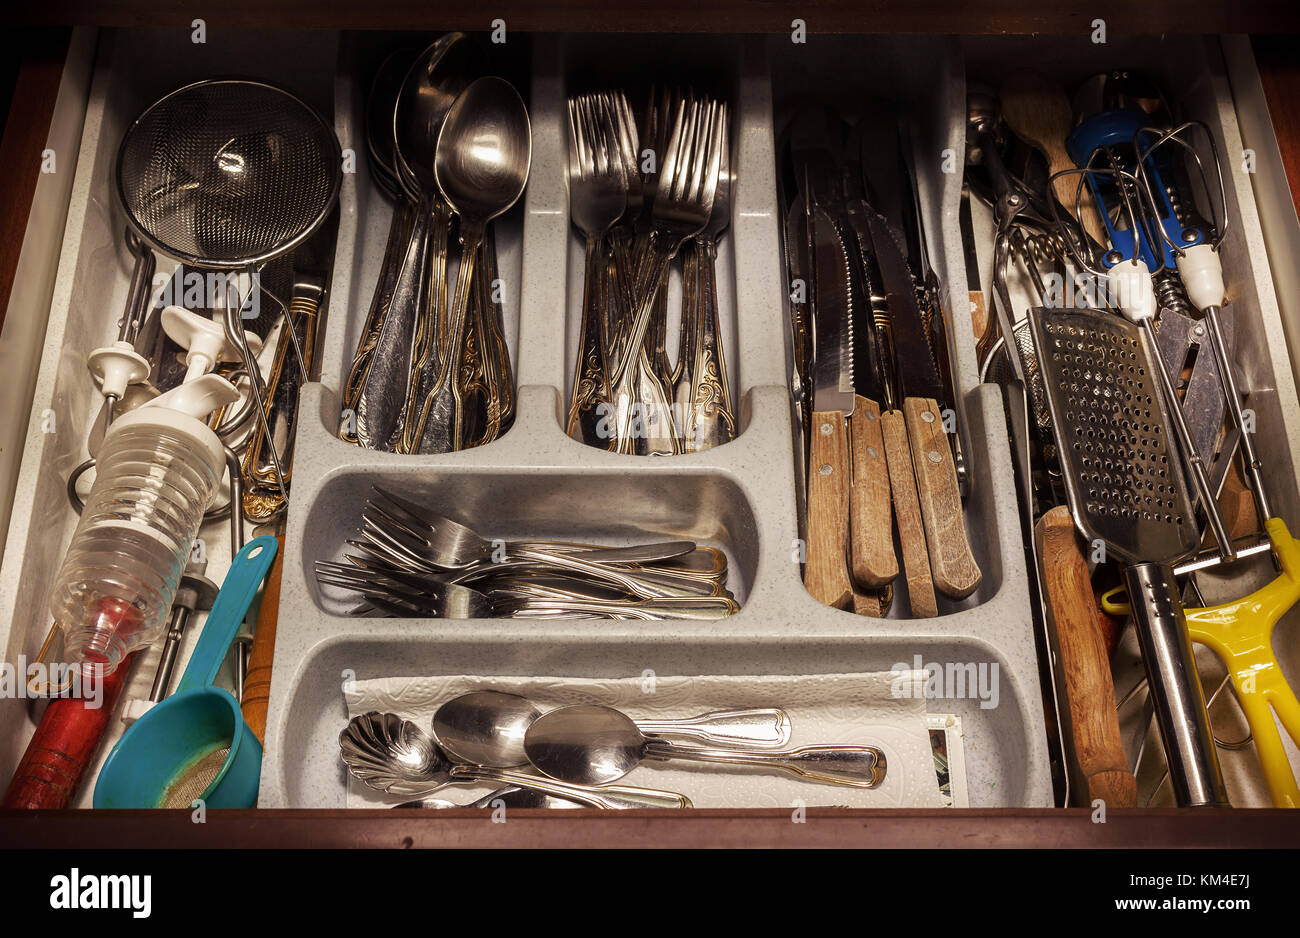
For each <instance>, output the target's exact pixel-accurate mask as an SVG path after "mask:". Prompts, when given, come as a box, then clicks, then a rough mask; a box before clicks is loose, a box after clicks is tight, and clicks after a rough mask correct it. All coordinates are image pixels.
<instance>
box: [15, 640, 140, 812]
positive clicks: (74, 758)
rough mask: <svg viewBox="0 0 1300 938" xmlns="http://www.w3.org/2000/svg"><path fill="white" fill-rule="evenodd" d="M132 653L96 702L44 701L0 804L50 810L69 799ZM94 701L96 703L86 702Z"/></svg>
mask: <svg viewBox="0 0 1300 938" xmlns="http://www.w3.org/2000/svg"><path fill="white" fill-rule="evenodd" d="M137 657H138V654H131V655H128V656H127V657H126V658H124V659H122V661H121V662H120V663H119V664H118V666H117V668H116V669H115V670H114V671H113V673H112V674H109V675H108V676H106V677H104V678H103V683H102V684H101V685H100V696H99V699H98V700H97V701H96V700H87V699H83V698H73V697H60V698H56V699H55V700H52V701H50V703H49V705H48V706H47V707H46V708H45V713H44V714H42V715H41V722H40V724H39V725H37V727H36V733H35V735H33V736H32V738H31V741H30V742H28V744H27V750H26V751H25V752H24V753H23V758H22V761H20V762H19V763H18V768H17V769H16V770H15V771H14V774H13V778H11V779H10V780H9V787H8V788H7V789H6V790H5V795H4V799H3V800H0V809H5V808H14V809H20V810H28V811H36V810H55V809H59V808H66V807H68V805H70V804H71V803H72V801H73V799H74V798H76V796H77V790H78V789H79V788H80V787H81V779H82V776H84V775H85V773H86V769H87V768H88V767H89V766H90V763H91V761H92V760H93V759H94V757H95V752H96V750H98V749H99V743H100V740H101V739H103V737H104V730H105V729H106V728H107V727H108V721H109V719H111V718H112V716H113V711H114V710H115V709H116V707H117V701H118V698H120V697H121V696H122V691H123V690H124V689H125V688H126V685H127V684H128V683H130V679H131V668H132V666H133V665H134V664H135V661H136V658H137ZM95 703H97V704H98V706H92V704H95Z"/></svg>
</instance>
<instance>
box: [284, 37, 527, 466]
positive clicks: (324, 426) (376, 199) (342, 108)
mask: <svg viewBox="0 0 1300 938" xmlns="http://www.w3.org/2000/svg"><path fill="white" fill-rule="evenodd" d="M435 38H436V35H434V34H428V33H392V32H375V33H369V32H367V33H343V34H341V36H340V39H339V42H338V59H337V62H336V63H334V64H332V65H331V66H330V71H329V74H331V75H333V76H336V77H335V79H334V81H335V99H336V100H337V102H338V106H337V108H336V109H335V112H334V130H335V132H336V133H337V134H338V137H339V141H340V143H341V144H342V146H343V147H344V149H345V150H350V151H351V152H352V154H353V157H354V159H355V172H352V173H348V174H347V175H345V176H344V184H343V190H342V192H341V193H340V196H339V204H340V206H341V208H342V213H343V217H344V218H346V219H347V220H348V224H347V228H348V231H347V233H346V237H345V234H344V232H343V231H342V230H340V232H339V242H338V247H337V249H336V259H335V277H334V290H335V294H336V296H337V297H338V298H339V305H338V308H339V309H340V310H346V311H347V313H346V315H342V314H341V315H340V317H339V319H340V327H339V328H337V329H336V330H334V331H333V332H332V333H331V334H330V335H329V336H327V337H326V338H325V340H324V343H323V345H322V353H321V369H320V376H319V380H320V382H321V383H322V384H323V385H324V386H325V387H326V388H327V389H329V391H330V392H331V393H333V394H334V395H335V400H336V406H334V407H332V408H329V409H327V410H326V411H325V412H324V413H322V418H321V419H322V422H321V423H320V424H319V425H315V424H313V426H312V427H311V428H310V429H309V428H307V427H303V428H302V430H301V431H300V432H310V433H325V434H327V435H330V436H334V435H336V434H337V432H338V429H339V423H340V420H341V419H343V418H342V416H341V404H338V401H339V400H340V399H341V398H340V395H341V389H342V387H343V383H344V381H345V380H346V379H347V376H348V373H349V372H350V370H351V366H352V359H353V356H354V355H355V354H356V349H357V343H358V341H359V340H360V338H361V333H362V330H363V328H364V327H365V321H366V313H367V311H368V310H369V309H370V304H371V299H372V297H373V296H374V291H375V285H376V283H377V281H378V279H379V272H380V269H381V268H382V265H383V259H384V250H385V247H386V245H387V243H388V232H389V226H390V224H391V221H392V217H393V214H394V210H395V207H396V206H395V203H394V202H393V200H391V199H390V198H389V197H388V196H387V195H386V194H385V193H384V192H383V191H382V190H380V188H379V187H378V186H377V185H376V184H375V182H374V179H373V176H372V174H371V167H370V155H369V151H368V149H367V147H366V123H365V109H366V102H367V99H368V97H369V94H370V83H371V81H372V79H373V76H374V74H375V72H376V71H377V70H378V68H379V65H380V63H382V62H383V60H384V58H385V57H386V56H387V55H388V53H390V52H392V51H393V50H396V49H400V48H409V49H411V50H414V51H419V50H422V49H424V48H425V47H426V46H428V45H429V44H430V43H431V42H432V41H433V40H434V39H435ZM468 41H470V42H474V43H476V44H478V45H479V46H480V47H481V48H485V50H486V51H487V52H488V54H487V57H486V58H487V64H486V65H485V68H486V69H487V71H485V74H496V75H501V76H503V77H505V78H508V79H509V80H510V81H511V82H513V83H514V85H515V87H516V88H517V89H518V90H519V93H520V95H521V96H522V97H523V99H524V100H525V102H527V101H528V99H529V96H530V95H529V80H528V79H529V64H530V62H531V42H530V41H529V38H528V37H527V36H519V37H517V38H512V39H511V41H510V43H509V44H508V45H507V46H505V47H495V46H493V47H488V44H487V43H486V42H485V41H484V40H483V38H482V37H481V36H470V37H469V40H468ZM534 146H535V145H534ZM535 152H536V151H535V150H534V153H535ZM534 162H536V156H534ZM532 185H533V182H532V178H531V176H530V179H529V189H531V188H532ZM526 197H527V190H526V192H525V198H526ZM524 204H525V200H524V199H522V198H521V199H520V200H519V202H517V203H516V204H515V205H514V206H513V207H512V208H511V209H510V210H509V211H507V212H506V213H504V214H503V215H501V216H500V217H498V218H497V219H496V220H495V221H493V223H492V227H491V230H492V231H493V232H494V234H495V238H496V250H497V272H498V277H499V279H500V280H501V282H502V291H501V296H502V306H501V311H502V322H503V326H504V329H505V337H506V344H507V346H508V348H509V350H510V361H511V364H512V367H513V369H514V374H515V378H516V384H518V379H519V368H520V361H519V353H520V350H521V348H529V349H530V354H531V347H530V346H527V345H526V344H523V345H521V343H520V342H519V323H520V313H519V311H520V284H521V282H522V265H523V243H522V238H523V217H524V212H525V209H524ZM452 239H453V241H454V239H455V229H454V228H453V232H452ZM453 247H454V245H453ZM398 250H399V251H400V250H401V246H399V248H398ZM456 269H457V253H456V251H454V250H453V251H452V253H451V255H450V256H449V258H448V264H447V279H448V287H447V292H448V296H447V302H448V304H450V303H451V302H453V296H452V294H453V293H454V292H455V289H456V281H455V277H456ZM508 432H509V429H508V428H507V429H506V431H505V433H508ZM505 433H503V434H502V435H503V436H504V435H505ZM391 455H392V457H393V458H394V459H398V458H400V459H411V458H419V457H412V456H407V455H402V454H391Z"/></svg>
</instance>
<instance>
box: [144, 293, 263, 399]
mask: <svg viewBox="0 0 1300 938" xmlns="http://www.w3.org/2000/svg"><path fill="white" fill-rule="evenodd" d="M162 327H163V330H164V331H165V332H166V333H167V335H168V336H169V337H170V338H171V340H172V341H173V342H175V343H176V344H177V345H179V346H181V347H182V348H184V349H186V353H185V364H186V365H188V366H189V370H188V371H187V372H186V374H185V380H186V381H192V380H193V379H195V378H197V377H198V376H199V375H205V374H207V373H208V372H209V371H211V370H212V369H213V368H214V367H215V366H216V364H217V362H233V361H238V360H239V359H240V357H241V356H240V353H239V348H238V347H237V346H235V345H233V344H232V343H230V342H228V341H227V340H226V330H225V327H224V326H223V325H222V324H221V323H219V322H214V321H213V320H211V319H208V318H206V317H204V316H200V315H199V314H198V313H193V312H190V311H189V310H188V309H185V308H184V307H181V306H168V307H166V308H164V309H163V311H162ZM244 338H245V339H246V340H247V342H248V348H249V351H251V352H252V353H253V357H254V358H256V357H257V356H258V355H259V354H261V351H262V340H261V339H259V338H258V337H257V336H256V335H254V334H253V333H251V332H245V333H244Z"/></svg>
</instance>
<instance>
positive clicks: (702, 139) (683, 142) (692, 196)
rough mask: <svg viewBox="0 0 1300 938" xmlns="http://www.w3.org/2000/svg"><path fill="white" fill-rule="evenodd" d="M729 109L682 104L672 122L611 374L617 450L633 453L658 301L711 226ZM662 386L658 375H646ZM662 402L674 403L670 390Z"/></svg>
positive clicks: (706, 103)
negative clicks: (685, 251) (671, 274)
mask: <svg viewBox="0 0 1300 938" xmlns="http://www.w3.org/2000/svg"><path fill="white" fill-rule="evenodd" d="M725 119H726V110H725V106H723V105H721V104H719V103H718V102H714V101H694V102H690V103H688V102H686V101H681V102H679V103H678V106H677V109H676V114H675V115H674V118H673V125H672V126H673V129H672V132H671V134H670V135H669V140H668V146H667V147H666V148H665V152H664V155H663V161H662V163H661V165H660V167H659V179H658V184H657V186H656V189H655V197H654V203H653V206H652V208H651V222H652V227H651V231H650V237H649V240H648V241H647V244H646V256H645V259H644V260H643V262H642V264H641V269H640V271H639V272H638V277H637V290H636V292H637V306H636V310H635V315H634V317H633V319H632V326H631V329H630V330H629V332H628V337H627V345H626V348H624V349H623V351H622V355H621V357H620V359H619V361H618V363H617V364H616V365H615V366H614V370H613V371H612V372H611V374H610V389H611V392H612V396H613V400H614V409H615V420H616V434H617V445H618V451H619V452H621V453H630V452H633V450H634V446H635V440H634V439H633V437H632V433H631V429H632V423H633V419H634V412H633V411H634V408H633V404H634V403H635V402H636V400H637V393H636V388H637V383H638V382H637V377H638V375H637V371H638V367H639V362H638V359H639V355H640V353H641V352H642V351H643V350H644V347H645V338H646V330H647V328H648V327H649V325H650V317H651V313H652V312H653V310H654V304H655V298H656V296H657V294H658V292H659V285H660V283H661V282H662V280H663V276H664V272H665V271H666V270H667V269H668V265H669V264H670V263H671V262H672V259H673V258H674V257H675V256H676V255H677V252H678V251H679V250H680V249H681V246H682V245H683V244H684V243H685V242H686V241H687V239H689V238H692V237H694V236H695V235H696V234H698V233H699V232H700V231H702V230H703V229H704V226H705V225H707V224H708V222H709V217H710V215H711V214H712V211H713V198H714V194H715V192H716V190H717V186H718V172H719V169H720V164H721V156H722V152H721V151H722V146H723V144H724V143H725V140H724V139H723V138H722V136H721V124H722V123H723V122H725ZM646 377H648V378H649V379H650V380H651V381H652V382H653V383H658V384H662V381H661V379H659V378H658V376H657V375H654V374H653V372H652V373H651V374H650V375H648V376H646ZM662 390H663V400H664V401H667V400H669V399H670V394H669V393H668V391H667V389H666V388H664V389H662Z"/></svg>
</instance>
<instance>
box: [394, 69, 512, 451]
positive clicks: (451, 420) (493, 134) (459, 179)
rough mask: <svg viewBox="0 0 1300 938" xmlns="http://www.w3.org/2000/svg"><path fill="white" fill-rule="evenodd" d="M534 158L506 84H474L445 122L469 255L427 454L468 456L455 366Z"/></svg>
mask: <svg viewBox="0 0 1300 938" xmlns="http://www.w3.org/2000/svg"><path fill="white" fill-rule="evenodd" d="M532 150H533V145H532V128H531V126H530V124H529V122H528V109H527V108H525V107H524V102H523V99H521V98H520V97H519V92H518V91H516V90H515V88H514V86H513V85H511V84H510V83H509V82H508V81H506V80H504V79H502V78H495V77H489V78H480V79H478V80H477V81H475V82H473V83H472V84H470V86H469V87H468V88H466V89H465V91H464V92H463V93H462V94H461V95H460V97H459V98H457V99H456V103H455V104H453V105H452V106H451V110H450V111H448V112H447V117H446V119H445V120H444V121H443V124H442V132H441V133H440V134H439V135H438V146H437V152H436V154H435V156H434V166H433V171H434V177H435V179H436V181H437V183H438V189H439V190H440V191H441V192H442V195H443V198H445V199H446V200H447V203H448V204H449V205H450V206H451V208H452V210H453V211H455V212H456V214H457V215H458V216H460V243H461V248H462V250H461V258H460V270H459V271H458V272H457V277H456V293H455V297H456V299H455V302H454V303H453V304H452V309H451V318H450V321H449V323H448V332H447V335H448V342H447V346H446V354H445V355H443V356H442V361H441V362H440V364H439V368H438V380H437V382H436V383H435V384H434V386H433V388H432V389H431V390H430V391H429V393H428V395H427V397H426V398H425V400H424V402H423V406H422V407H421V409H420V415H419V423H418V425H417V434H416V438H417V439H418V440H419V447H418V448H419V452H421V453H445V452H448V451H453V450H459V449H463V448H464V445H465V433H464V421H463V420H462V419H461V417H462V414H463V411H464V401H463V400H462V394H461V388H460V382H459V381H458V380H457V375H456V370H457V369H456V367H455V366H456V365H457V364H458V363H459V362H460V360H461V352H462V350H463V348H464V344H465V321H466V313H467V311H468V309H469V298H470V286H471V283H472V282H473V275H474V263H475V260H476V259H477V258H478V254H479V245H481V244H482V243H483V236H484V234H485V233H486V231H487V226H488V223H489V222H491V221H492V219H494V218H496V217H497V216H498V215H500V214H502V213H503V212H505V211H506V210H507V209H509V208H510V207H511V206H512V205H514V204H515V202H517V201H518V200H519V196H521V195H522V194H523V191H524V186H525V185H526V184H527V182H528V170H529V166H530V165H531V163H532Z"/></svg>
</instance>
